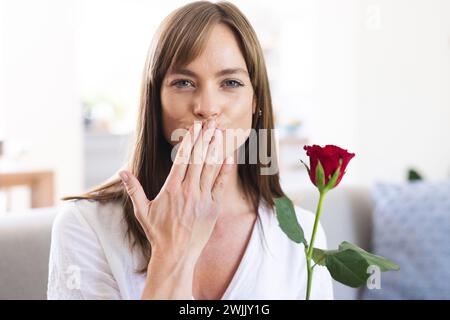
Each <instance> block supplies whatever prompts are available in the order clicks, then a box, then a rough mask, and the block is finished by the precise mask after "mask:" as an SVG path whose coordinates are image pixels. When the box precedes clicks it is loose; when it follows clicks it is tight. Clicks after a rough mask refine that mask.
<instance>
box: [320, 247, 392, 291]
mask: <svg viewBox="0 0 450 320" xmlns="http://www.w3.org/2000/svg"><path fill="white" fill-rule="evenodd" d="M313 260H314V262H315V263H317V264H319V265H322V266H323V265H325V266H326V267H327V269H328V271H329V272H330V274H331V276H332V277H333V279H334V280H336V281H338V282H340V283H343V284H345V285H347V286H350V287H353V288H357V287H361V286H363V285H365V284H366V282H367V279H368V278H369V276H370V274H369V273H368V272H367V270H368V267H369V266H371V265H376V266H378V267H379V268H380V271H381V272H385V271H390V270H394V271H397V270H400V267H399V266H398V265H397V264H395V263H394V262H392V261H390V260H388V259H386V258H384V257H381V256H377V255H374V254H371V253H369V252H367V251H365V250H363V249H361V248H360V247H358V246H356V245H354V244H351V243H349V242H346V241H344V242H342V243H341V244H340V245H339V249H338V250H322V249H317V248H314V249H313Z"/></svg>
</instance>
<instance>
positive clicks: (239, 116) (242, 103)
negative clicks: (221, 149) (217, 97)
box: [225, 92, 253, 155]
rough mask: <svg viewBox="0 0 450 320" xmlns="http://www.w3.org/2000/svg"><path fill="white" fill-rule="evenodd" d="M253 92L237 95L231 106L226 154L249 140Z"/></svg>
mask: <svg viewBox="0 0 450 320" xmlns="http://www.w3.org/2000/svg"><path fill="white" fill-rule="evenodd" d="M252 103H253V92H252V93H250V94H246V95H242V96H239V97H236V98H235V99H234V101H232V102H231V103H230V104H229V106H230V108H229V111H228V116H229V117H228V119H229V126H228V128H229V129H232V130H230V133H231V134H229V135H228V136H227V138H226V140H227V142H226V151H225V152H226V154H227V155H230V154H232V153H233V151H235V150H236V149H238V148H239V147H240V146H241V145H243V144H244V142H245V141H246V140H247V138H248V136H249V135H250V129H251V126H252V117H253V110H252Z"/></svg>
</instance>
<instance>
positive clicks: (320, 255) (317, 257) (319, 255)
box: [312, 248, 337, 266]
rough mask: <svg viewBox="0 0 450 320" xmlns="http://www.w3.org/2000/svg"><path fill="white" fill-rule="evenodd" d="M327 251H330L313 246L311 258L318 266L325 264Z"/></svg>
mask: <svg viewBox="0 0 450 320" xmlns="http://www.w3.org/2000/svg"><path fill="white" fill-rule="evenodd" d="M333 251H337V250H333ZM327 252H328V253H330V252H331V250H330V251H326V250H322V249H318V248H313V253H312V259H313V261H314V262H315V263H317V264H318V265H320V266H325V264H326V258H327Z"/></svg>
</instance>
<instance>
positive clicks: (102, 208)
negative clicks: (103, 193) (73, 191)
mask: <svg viewBox="0 0 450 320" xmlns="http://www.w3.org/2000/svg"><path fill="white" fill-rule="evenodd" d="M125 230H126V228H125V225H124V221H123V210H122V207H121V206H120V204H118V203H106V204H102V203H99V202H98V201H94V200H69V201H65V202H63V203H61V205H60V206H59V209H58V214H57V216H56V218H55V221H54V223H53V228H52V237H55V238H65V239H73V240H76V239H77V238H80V237H88V236H90V237H93V236H95V237H96V238H97V239H96V240H100V241H101V240H107V239H104V238H109V237H111V236H114V235H117V234H120V233H124V232H125Z"/></svg>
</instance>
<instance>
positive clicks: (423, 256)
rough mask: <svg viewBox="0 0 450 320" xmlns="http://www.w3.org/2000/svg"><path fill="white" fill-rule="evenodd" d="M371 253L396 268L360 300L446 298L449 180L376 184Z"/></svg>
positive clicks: (449, 268)
mask: <svg viewBox="0 0 450 320" xmlns="http://www.w3.org/2000/svg"><path fill="white" fill-rule="evenodd" d="M372 197H373V200H374V213H373V234H372V247H373V250H372V252H373V253H375V254H378V255H382V256H385V257H387V258H389V259H391V260H393V261H394V262H396V263H397V264H399V265H400V268H401V269H400V271H389V272H383V273H381V289H371V290H370V289H368V288H365V289H364V291H363V294H362V298H363V299H450V181H446V182H434V183H432V182H424V181H416V182H411V183H408V184H402V185H394V184H383V183H378V184H376V185H375V187H374V189H373V190H372Z"/></svg>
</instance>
